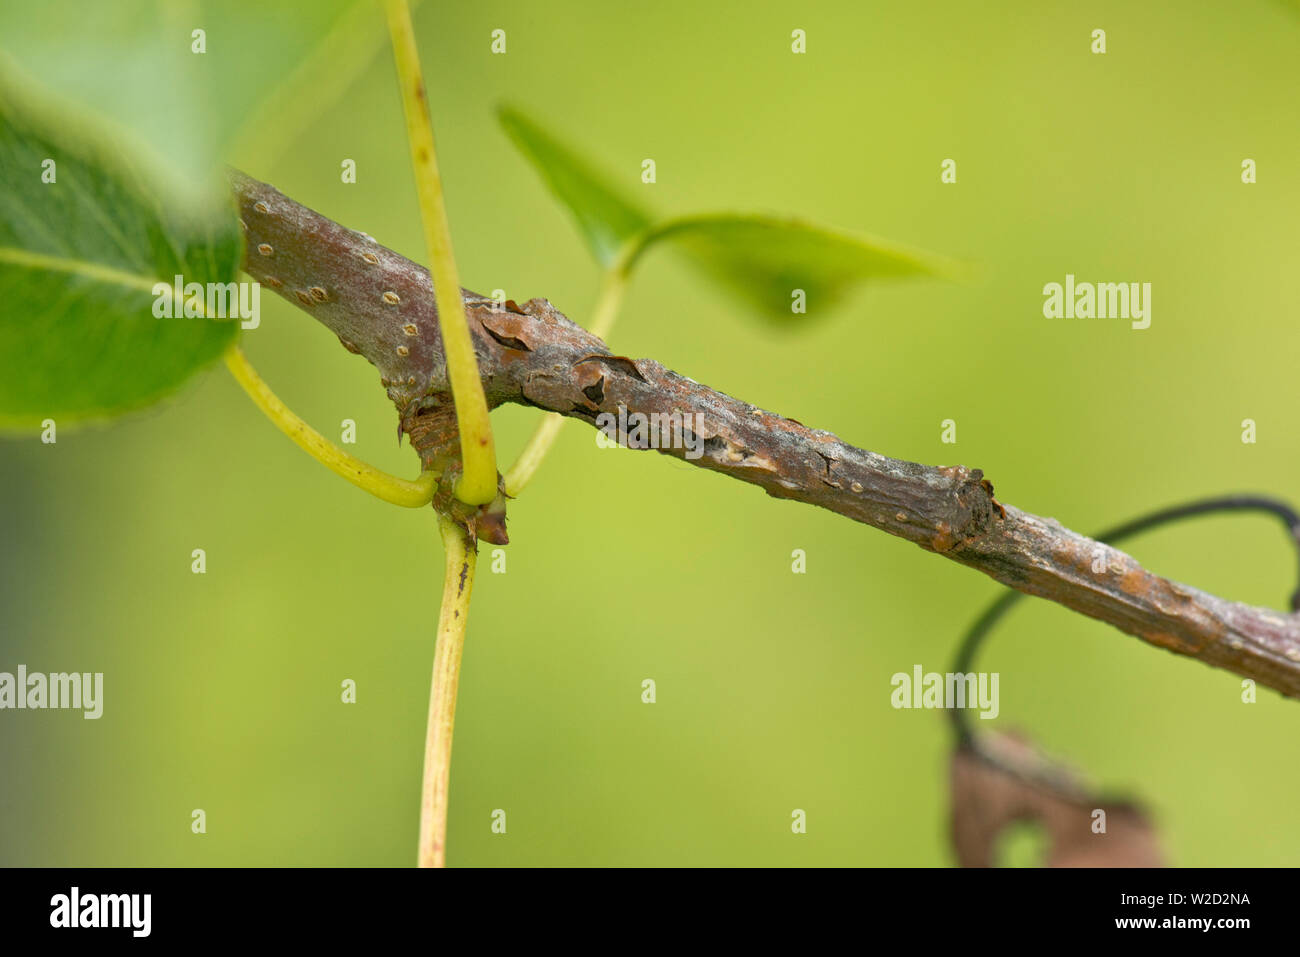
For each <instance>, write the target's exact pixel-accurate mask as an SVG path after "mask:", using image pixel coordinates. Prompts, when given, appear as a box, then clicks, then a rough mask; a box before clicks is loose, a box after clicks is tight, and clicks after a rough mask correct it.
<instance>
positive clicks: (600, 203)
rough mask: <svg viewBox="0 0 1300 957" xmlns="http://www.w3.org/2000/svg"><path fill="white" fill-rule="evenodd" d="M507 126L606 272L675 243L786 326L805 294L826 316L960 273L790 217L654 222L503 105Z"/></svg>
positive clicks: (938, 260)
mask: <svg viewBox="0 0 1300 957" xmlns="http://www.w3.org/2000/svg"><path fill="white" fill-rule="evenodd" d="M500 119H501V123H502V125H503V126H504V127H505V129H506V132H507V133H509V134H510V137H511V139H513V140H514V142H515V144H516V145H517V146H518V147H519V149H520V150H521V151H522V152H523V153H524V155H525V156H527V157H528V159H529V160H530V161H531V162H532V163H533V165H534V166H536V167H537V169H538V170H539V171H540V172H541V174H542V177H543V178H544V179H545V180H546V183H547V185H548V186H549V187H550V188H551V191H552V192H553V193H554V194H555V195H556V196H557V197H558V198H559V199H560V201H561V202H562V203H564V205H565V206H567V207H568V208H569V211H570V212H572V213H573V215H574V216H575V218H576V219H577V221H578V226H579V228H580V229H581V230H582V234H583V236H584V237H585V238H586V240H587V243H588V245H589V246H590V247H591V250H592V252H593V253H594V254H595V257H596V259H597V260H598V261H599V262H600V263H601V265H603V266H604V267H605V268H606V269H609V268H618V269H620V270H623V271H625V272H630V270H631V269H632V267H633V266H634V265H635V264H636V262H637V261H638V260H639V259H640V258H641V257H642V256H643V255H644V254H645V252H646V251H647V250H648V249H650V248H651V247H653V246H654V245H655V244H657V243H667V244H669V245H672V246H673V247H675V248H676V249H678V250H679V251H680V252H682V253H684V254H685V255H686V256H687V257H688V258H689V259H690V260H691V261H692V262H693V263H694V264H695V265H697V266H699V267H700V268H702V269H703V270H704V271H705V272H706V273H707V274H708V275H710V276H712V277H713V278H714V279H716V280H718V281H719V282H721V283H722V284H723V285H724V286H725V287H727V288H729V289H731V290H732V291H734V292H736V293H738V294H739V296H740V297H741V298H742V299H745V300H748V301H749V302H750V303H752V304H753V305H755V306H757V307H758V308H759V310H760V311H761V312H762V313H763V314H765V315H767V316H770V317H773V318H781V319H790V318H792V317H799V316H801V315H803V313H799V312H795V311H793V309H792V307H793V306H794V305H796V298H795V296H796V292H795V291H796V290H802V291H803V296H804V300H805V303H806V308H807V311H808V312H809V313H813V314H819V313H821V312H823V311H824V310H826V309H827V308H829V307H831V306H833V305H835V304H836V303H837V302H838V301H839V300H840V299H841V298H842V297H843V296H844V294H845V292H846V291H848V289H849V288H850V287H851V286H853V285H855V284H857V283H860V282H864V281H866V280H875V279H885V278H899V277H906V276H922V275H931V276H936V275H947V276H951V275H954V274H956V273H958V272H959V271H960V267H958V266H957V265H956V264H954V263H952V262H951V261H949V260H946V259H943V258H942V257H939V256H934V255H930V254H928V253H924V252H921V251H919V250H914V249H910V248H908V247H906V246H903V245H900V244H898V243H891V242H887V241H885V240H882V239H876V238H874V237H871V236H863V235H857V234H854V233H848V232H843V231H841V230H837V229H831V228H828V227H825V226H818V225H816V224H813V223H808V222H804V221H802V220H799V219H795V218H790V217H781V216H769V215H764V214H760V213H706V214H702V215H698V216H682V217H678V218H674V219H669V220H662V221H659V222H654V223H652V221H651V220H650V218H649V217H648V216H647V215H646V214H645V213H644V212H642V211H641V210H640V209H638V208H637V207H635V206H633V205H632V204H631V203H629V202H627V201H625V200H624V199H622V198H621V197H620V196H619V195H618V194H617V193H616V192H615V191H614V190H613V189H611V188H610V187H609V186H607V185H606V184H605V183H604V182H603V181H602V180H601V178H600V176H599V174H597V173H596V172H594V171H593V170H592V168H591V167H590V166H589V165H588V164H587V163H586V162H584V161H583V160H582V159H581V158H580V157H579V156H578V154H577V153H575V152H574V151H573V150H570V149H569V148H568V147H565V146H563V145H562V144H561V143H560V142H559V140H557V139H556V138H555V137H554V136H552V135H551V134H549V133H547V132H546V131H545V130H543V129H542V128H541V127H539V126H538V125H537V124H536V123H534V122H533V121H532V120H530V119H528V118H527V117H525V116H524V115H523V114H521V113H520V112H519V111H518V110H515V109H513V108H511V107H502V108H501V110H500Z"/></svg>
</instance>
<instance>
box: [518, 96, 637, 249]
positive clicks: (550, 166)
mask: <svg viewBox="0 0 1300 957" xmlns="http://www.w3.org/2000/svg"><path fill="white" fill-rule="evenodd" d="M498 117H499V119H500V120H501V125H502V126H503V127H504V128H505V131H506V133H507V134H509V136H510V138H511V139H512V140H514V143H515V146H517V147H518V148H519V150H520V152H522V153H523V154H524V156H526V157H527V158H528V160H529V161H530V162H531V163H532V164H533V165H534V166H535V167H537V171H538V172H539V173H541V175H542V178H543V179H544V180H545V181H546V185H547V186H548V187H550V190H551V192H552V193H554V194H555V195H556V197H557V198H558V199H559V200H560V202H562V203H563V204H564V205H565V206H567V207H568V209H569V212H571V213H572V214H573V216H574V218H575V219H576V220H577V221H578V229H579V230H581V231H582V235H583V238H584V239H586V240H587V245H588V246H589V247H590V248H591V252H592V255H594V256H595V257H596V261H597V262H599V263H600V264H601V265H602V266H604V267H605V268H609V267H610V266H612V265H613V264H614V262H615V261H616V260H617V259H618V255H619V252H620V250H621V249H622V248H623V245H624V243H625V242H627V241H628V240H629V239H631V238H632V237H633V236H635V235H637V234H638V233H640V232H642V231H643V230H644V229H646V227H648V226H649V225H650V218H649V217H648V216H647V215H646V214H645V213H644V212H642V211H641V210H640V209H638V208H637V207H636V206H635V205H633V204H632V203H630V202H628V201H627V200H625V199H623V198H622V197H621V196H619V195H618V193H617V192H616V191H615V190H614V189H613V188H611V187H610V186H608V185H607V184H606V182H605V181H604V178H603V177H602V176H601V175H600V174H599V173H598V172H596V170H595V169H594V168H593V167H592V166H591V165H589V164H588V163H587V162H586V161H585V160H583V159H582V158H581V157H580V156H579V155H578V154H577V153H575V152H573V151H572V150H570V149H569V148H568V147H566V146H564V145H563V144H562V143H561V142H560V141H559V140H558V139H556V138H555V137H554V136H552V135H551V134H550V133H548V132H546V131H545V130H543V129H542V128H541V127H540V126H538V125H537V124H536V123H535V122H533V121H532V120H531V119H529V118H528V117H526V116H525V115H524V114H523V113H521V112H519V111H518V110H517V109H514V108H513V107H509V106H503V107H501V108H500V110H499V111H498Z"/></svg>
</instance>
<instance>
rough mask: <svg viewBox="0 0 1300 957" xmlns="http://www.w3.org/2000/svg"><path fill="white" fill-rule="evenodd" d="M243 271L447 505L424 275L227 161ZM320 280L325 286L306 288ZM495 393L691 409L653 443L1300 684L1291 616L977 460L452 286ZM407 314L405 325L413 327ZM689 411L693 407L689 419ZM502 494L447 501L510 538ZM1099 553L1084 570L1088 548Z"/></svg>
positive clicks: (447, 461) (1277, 680)
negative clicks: (698, 372) (377, 405)
mask: <svg viewBox="0 0 1300 957" xmlns="http://www.w3.org/2000/svg"><path fill="white" fill-rule="evenodd" d="M230 179H231V183H232V186H233V188H234V192H235V196H236V199H237V201H238V205H239V214H240V222H241V224H242V226H243V228H244V231H245V236H246V240H247V242H246V249H249V250H254V251H256V250H257V249H258V248H259V247H261V246H269V247H271V248H272V249H273V250H274V254H273V255H271V256H265V255H260V254H257V253H256V252H254V253H253V254H252V255H248V256H246V258H245V262H244V269H245V271H246V272H247V273H248V274H249V275H251V276H252V277H253V278H254V279H256V280H258V281H259V282H261V283H263V284H264V285H266V286H267V287H268V288H270V289H272V291H274V292H275V293H277V294H278V295H280V296H281V297H283V298H284V299H285V300H286V301H288V302H290V303H291V304H292V305H294V306H297V307H298V308H300V309H302V310H303V311H305V312H307V313H309V314H310V315H312V316H313V317H315V318H316V319H317V320H318V321H319V322H321V323H322V324H323V325H324V326H326V327H327V328H329V329H330V330H331V331H333V332H334V333H335V335H337V336H338V337H339V339H340V341H341V342H342V343H343V345H344V347H345V348H347V349H348V350H349V351H351V352H354V353H357V354H359V355H362V356H364V357H365V358H366V359H367V360H369V361H370V362H371V364H373V365H374V366H375V367H376V368H377V369H378V370H379V373H380V382H381V384H382V385H383V386H384V387H385V389H386V390H387V393H388V396H389V398H390V399H392V401H393V403H394V405H395V406H396V408H397V412H398V417H399V427H400V429H401V431H402V432H405V433H406V434H407V435H408V436H409V437H410V440H411V444H412V446H413V447H414V448H415V449H416V451H417V452H418V453H419V455H420V458H421V463H422V465H423V466H424V468H426V469H433V470H438V471H441V472H443V476H444V480H443V483H442V486H441V487H440V495H441V496H442V498H441V499H440V501H441V506H440V507H443V508H449V509H454V508H455V502H454V501H453V500H452V499H450V498H449V497H448V496H449V495H450V490H451V489H452V488H454V477H455V475H456V474H457V471H456V470H457V469H458V467H459V461H458V457H459V448H458V442H459V436H458V434H457V431H456V420H455V409H454V405H453V404H452V400H451V389H450V385H449V383H448V380H447V367H446V362H445V360H444V358H443V353H442V342H441V338H440V336H439V333H438V316H437V309H436V307H435V305H434V300H433V295H432V293H431V291H430V290H431V289H432V286H431V280H430V278H429V272H428V270H426V269H425V268H424V267H422V266H420V265H419V264H417V263H415V262H412V261H411V260H409V259H406V258H405V257H403V256H401V255H399V254H398V253H395V252H393V251H392V250H389V249H386V248H384V247H383V246H381V245H379V244H378V243H377V242H375V241H374V240H373V239H371V238H370V237H369V236H367V235H365V234H364V233H360V232H357V231H354V230H351V229H348V228H347V227H345V226H341V225H339V224H338V223H335V222H333V221H331V220H329V219H327V218H326V217H324V216H321V215H320V214H319V213H316V212H314V211H313V210H311V209H308V208H307V207H305V206H303V205H301V204H299V203H297V202H295V201H294V200H292V199H290V198H288V197H287V196H285V195H283V194H282V193H280V192H279V191H277V190H275V189H274V188H272V187H270V186H268V185H266V184H265V183H261V182H258V181H257V180H255V179H252V178H251V177H248V176H246V175H244V174H242V173H239V172H235V171H232V172H231V175H230ZM316 290H320V291H322V292H323V293H324V296H323V298H322V296H321V295H320V294H319V293H318V292H316ZM462 295H463V298H464V302H465V308H466V313H467V317H468V320H469V325H470V330H471V333H472V334H473V337H474V345H475V351H476V352H477V355H478V361H479V369H480V373H481V376H482V381H483V388H484V392H485V394H486V396H487V400H488V404H489V407H490V408H496V407H497V406H500V405H502V404H504V403H507V402H510V403H516V404H520V405H526V406H533V407H535V408H538V409H543V410H546V411H550V412H559V413H560V414H562V415H565V416H569V417H571V418H576V419H579V420H581V421H584V422H586V423H587V424H589V425H595V424H596V417H597V415H599V414H601V413H602V412H614V413H616V412H617V411H618V409H619V408H620V406H622V407H624V408H625V409H626V410H628V411H635V412H639V413H642V414H644V415H647V416H650V415H655V414H658V415H665V416H670V415H673V414H678V415H683V416H684V415H691V416H692V417H693V416H695V414H697V413H699V414H701V415H702V416H703V418H702V421H703V423H704V428H703V431H702V434H701V435H699V436H698V438H700V439H702V448H703V454H702V455H701V456H700V457H698V458H690V457H687V456H686V454H685V450H684V449H682V448H661V449H659V450H658V451H659V452H661V453H662V454H665V455H672V456H675V457H677V458H681V459H683V460H684V461H687V462H689V463H691V464H693V465H697V466H700V467H702V468H706V469H709V470H710V471H714V472H720V473H722V474H724V475H727V476H729V477H731V478H735V479H739V480H740V481H743V482H747V483H749V484H751V485H756V486H758V487H760V488H762V489H763V490H764V491H766V492H767V493H768V494H769V495H771V496H773V497H775V498H783V499H790V500H793V501H798V502H805V503H807V504H810V505H816V506H819V507H821V508H825V509H828V510H830V511H832V512H836V513H838V514H840V515H843V516H845V517H847V518H851V519H853V520H854V521H857V522H861V523H863V524H865V525H870V526H872V527H874V528H878V529H880V530H882V531H885V532H888V533H889V534H891V535H896V536H898V537H900V538H904V539H906V540H908V541H910V542H912V543H914V544H916V545H919V546H921V547H922V548H924V549H927V550H928V551H931V552H935V553H937V554H941V555H944V556H945V557H947V558H949V559H952V560H953V561H956V562H959V563H961V564H963V565H967V566H969V567H971V568H975V569H977V570H979V571H982V572H983V573H985V574H986V575H989V576H990V577H992V578H994V579H996V580H997V581H999V582H1001V583H1002V584H1004V585H1008V586H1010V587H1012V588H1015V589H1018V590H1020V591H1022V592H1025V593H1027V594H1030V595H1035V596H1037V597H1040V598H1046V599H1049V600H1051V601H1054V602H1057V603H1059V604H1061V605H1064V606H1066V607H1067V608H1070V609H1072V610H1074V611H1077V612H1079V613H1081V614H1084V615H1087V616H1089V617H1091V618H1095V619H1097V620H1099V621H1103V622H1106V623H1108V624H1110V625H1113V626H1114V627H1116V628H1118V629H1120V630H1121V631H1123V632H1126V633H1127V634H1130V635H1133V636H1136V637H1138V638H1141V639H1142V640H1144V641H1146V642H1149V643H1150V644H1153V645H1156V646H1158V647H1161V648H1165V649H1167V650H1169V651H1173V652H1176V653H1178V654H1181V655H1187V656H1189V657H1192V658H1196V659H1198V660H1200V661H1203V662H1205V663H1207V664H1210V665H1213V666H1214V667H1218V668H1222V669H1225V670H1227V671H1230V672H1233V673H1235V674H1238V675H1240V676H1242V677H1246V678H1251V679H1254V680H1256V681H1257V682H1259V683H1260V684H1263V685H1265V686H1267V687H1270V688H1273V689H1275V690H1277V691H1279V692H1281V693H1282V694H1284V695H1287V696H1296V695H1300V617H1297V616H1296V615H1291V614H1284V613H1281V612H1275V611H1271V610H1269V609H1265V608H1257V607H1252V606H1248V605H1244V604H1241V603H1239V602H1232V601H1227V600H1225V599H1222V598H1218V597H1215V596H1213V595H1210V594H1208V593H1206V592H1203V591H1200V590H1198V589H1196V588H1192V587H1190V586H1187V585H1182V584H1179V583H1177V582H1174V581H1170V580H1168V579H1165V578H1162V577H1160V576H1158V575H1155V574H1154V573H1152V572H1149V571H1147V570H1146V569H1144V568H1143V567H1142V566H1141V565H1139V564H1138V563H1137V562H1136V561H1135V560H1134V559H1133V558H1131V557H1130V556H1128V555H1127V554H1125V553H1123V552H1121V551H1119V550H1118V549H1114V548H1110V547H1109V546H1107V545H1105V544H1104V543H1101V542H1097V541H1094V540H1092V539H1090V538H1087V537H1085V536H1082V535H1079V534H1077V533H1075V532H1072V531H1070V530H1069V529H1066V528H1064V527H1063V526H1062V525H1061V524H1060V523H1059V522H1057V521H1055V520H1054V519H1049V518H1040V517H1038V516H1036V515H1031V514H1029V513H1027V512H1022V511H1020V510H1019V509H1016V508H1014V507H1012V506H1009V505H1004V504H1002V503H1000V502H998V501H997V500H996V499H995V498H994V495H993V485H992V484H991V483H990V482H989V480H988V479H986V478H985V477H984V474H983V473H982V472H981V471H980V470H979V469H974V468H967V467H965V466H960V465H958V466H927V465H920V464H918V463H915V462H906V461H902V460H899V459H893V458H889V457H888V456H884V455H881V454H879V453H876V452H870V451H867V450H865V449H861V448H857V447H854V446H852V445H848V444H847V443H845V442H842V441H841V440H840V439H839V438H837V437H836V436H835V435H832V434H831V433H829V432H823V431H820V430H817V429H812V428H808V427H807V426H805V425H803V424H801V423H799V422H796V421H794V420H793V419H787V418H785V417H783V416H780V415H778V414H776V413H774V412H769V411H767V410H764V409H760V408H758V407H756V406H754V405H751V404H749V403H746V402H741V401H739V400H737V399H733V398H731V397H730V396H728V395H725V394H724V393H722V392H719V391H716V390H714V389H711V388H709V387H708V386H705V385H702V384H700V383H698V382H696V381H694V380H692V379H688V378H686V377H685V376H682V375H678V374H677V373H675V372H672V371H670V370H668V369H666V368H664V367H663V366H662V365H660V364H659V363H657V362H655V361H654V360H652V359H632V358H628V357H626V356H619V355H615V354H614V353H612V352H611V351H610V350H609V348H608V347H607V346H606V345H605V343H604V342H602V341H601V340H599V339H597V338H596V337H594V336H592V335H591V334H590V333H588V332H586V331H585V330H584V329H583V328H582V327H581V326H579V325H577V324H576V323H574V322H572V321H571V320H569V319H568V318H567V317H566V316H564V315H563V314H562V313H560V312H559V311H558V310H556V309H555V308H554V307H553V306H552V305H551V304H550V303H549V302H547V301H546V300H545V299H532V300H529V301H528V302H526V303H524V304H523V305H522V306H519V305H516V304H515V303H514V302H513V301H511V302H509V303H506V304H501V303H499V302H497V301H496V300H495V299H491V298H488V297H485V296H481V295H478V294H476V293H473V292H470V291H469V290H462ZM412 327H414V330H415V331H414V334H412V332H411V329H412ZM691 421H700V420H697V419H694V418H692V419H691ZM504 506H505V499H504V494H502V495H501V496H499V500H498V502H496V503H493V505H492V506H484V507H483V508H481V509H478V510H469V509H464V508H462V509H461V510H460V512H457V513H456V517H457V519H458V520H460V521H462V522H464V523H466V525H467V526H470V527H471V528H472V529H473V531H474V532H475V533H476V534H477V535H478V536H479V537H481V538H483V539H484V540H486V541H493V542H498V541H499V542H504V541H505V540H506V536H505V515H504ZM1099 555H1103V556H1104V558H1105V561H1104V568H1103V569H1102V570H1101V571H1096V570H1094V567H1095V565H1096V564H1097V560H1098V556H1099Z"/></svg>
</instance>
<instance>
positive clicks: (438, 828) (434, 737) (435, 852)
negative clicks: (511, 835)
mask: <svg viewBox="0 0 1300 957" xmlns="http://www.w3.org/2000/svg"><path fill="white" fill-rule="evenodd" d="M438 530H439V531H440V532H441V533H442V547H443V550H444V552H445V553H446V562H445V566H444V570H443V578H442V610H441V611H440V612H439V613H438V644H437V647H436V648H435V650H434V653H433V686H432V688H431V690H430V692H429V727H428V732H427V734H426V736H425V743H424V785H423V787H422V789H421V795H420V850H419V857H418V862H419V865H420V867H446V866H447V795H448V787H449V784H450V779H451V737H452V730H453V728H454V727H455V724H456V689H457V687H458V685H459V684H460V659H461V654H462V652H463V651H464V648H465V624H466V621H467V620H468V618H469V596H470V592H471V590H472V589H473V587H474V567H475V564H476V562H477V560H478V546H477V545H476V543H474V542H472V541H470V538H469V535H468V534H467V532H466V531H465V529H463V528H461V527H460V526H459V525H457V524H456V523H455V522H453V521H451V520H449V519H447V518H442V519H440V520H439V526H438Z"/></svg>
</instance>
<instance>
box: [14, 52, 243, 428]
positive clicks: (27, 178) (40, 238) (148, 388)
mask: <svg viewBox="0 0 1300 957" xmlns="http://www.w3.org/2000/svg"><path fill="white" fill-rule="evenodd" d="M3 66H4V65H3V64H0V68H3ZM20 97H21V102H20ZM51 161H52V162H53V165H52V166H51ZM51 173H52V178H53V182H46V181H44V180H45V179H47V178H50V174H51ZM177 195H179V193H178V191H177V190H176V188H175V184H174V183H172V182H171V181H170V180H169V179H168V177H167V176H165V175H164V174H163V173H162V172H160V171H159V170H158V169H156V168H154V167H153V166H148V165H146V164H145V163H144V162H142V161H138V160H130V159H128V158H127V157H126V155H125V153H124V152H123V151H122V150H121V149H120V147H117V146H115V145H114V143H113V141H111V140H110V139H109V138H108V137H107V136H106V135H105V134H104V133H102V132H98V131H95V130H94V127H93V124H92V123H91V121H90V120H89V119H87V118H84V117H76V116H72V115H70V114H68V113H67V112H66V111H63V110H62V109H61V108H60V107H58V106H57V105H52V104H50V103H49V102H46V101H44V100H43V99H38V98H37V96H36V94H35V93H34V92H33V90H32V88H31V86H30V84H27V83H24V82H22V81H20V80H19V79H18V78H17V74H16V73H15V72H14V71H13V70H12V69H0V310H2V311H0V425H2V426H5V427H8V428H23V429H27V428H33V427H36V426H38V425H39V423H40V422H41V420H42V419H44V418H53V419H54V420H55V421H56V422H58V424H59V425H63V424H64V423H65V422H75V421H78V420H85V419H94V418H105V417H109V416H112V415H116V414H119V413H122V412H125V411H127V410H130V409H134V408H138V407H140V406H143V405H147V404H149V403H151V402H153V401H155V400H157V399H158V398H160V397H162V396H164V395H166V394H167V393H169V392H171V391H173V390H174V389H176V388H177V387H178V386H179V385H181V384H182V383H183V382H184V381H185V380H186V379H187V378H189V376H190V375H191V374H192V373H193V372H194V371H195V370H196V369H198V368H199V367H200V366H203V365H204V364H206V363H208V362H211V361H212V360H213V359H215V358H217V357H218V356H219V355H220V354H221V353H222V351H223V350H224V349H225V348H226V347H227V345H229V344H230V343H231V342H232V341H233V340H234V338H235V337H236V336H237V335H238V332H239V327H238V324H237V323H236V322H233V321H229V322H223V321H217V320H214V319H202V318H188V319H186V318H176V319H166V318H161V319H160V318H156V317H155V316H154V314H153V305H154V301H155V297H154V295H153V293H152V287H153V285H154V284H155V283H158V282H162V283H166V284H167V285H169V286H170V285H171V284H172V282H173V278H174V277H175V276H177V275H180V276H183V277H184V281H185V282H186V283H189V282H198V283H204V284H206V283H209V282H220V283H229V282H232V281H233V280H234V279H235V277H236V274H237V271H238V268H239V262H240V256H241V243H242V239H241V236H240V233H239V225H238V219H237V217H236V215H235V211H234V207H233V204H232V203H231V202H230V201H229V198H228V196H225V197H224V198H223V201H221V202H216V201H213V200H211V199H205V198H204V195H203V194H197V195H195V194H190V195H189V197H188V199H187V200H186V202H184V203H181V202H179V201H177V200H176V199H175V197H176V196H177Z"/></svg>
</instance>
